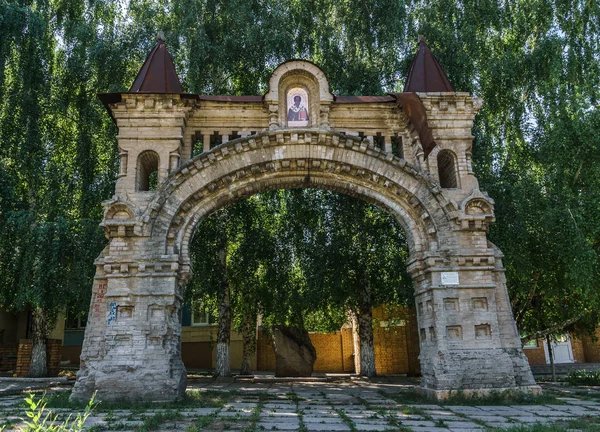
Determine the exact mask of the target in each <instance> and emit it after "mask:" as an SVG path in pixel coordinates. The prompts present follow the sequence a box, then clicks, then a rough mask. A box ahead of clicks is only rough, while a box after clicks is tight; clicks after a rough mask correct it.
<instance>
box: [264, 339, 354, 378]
mask: <svg viewBox="0 0 600 432" xmlns="http://www.w3.org/2000/svg"><path fill="white" fill-rule="evenodd" d="M344 330H345V331H342V332H334V333H310V334H309V337H310V340H311V342H312V344H313V346H314V347H315V350H316V351H317V360H316V362H315V366H314V371H315V372H338V373H339V372H344V371H347V372H352V371H354V364H353V363H352V332H351V331H350V332H348V331H347V330H348V329H344ZM348 334H349V337H348ZM344 338H345V339H346V341H347V342H346V345H345V346H344V343H343V340H344ZM257 363H258V364H257V368H256V369H257V370H264V371H274V370H275V351H274V350H273V345H272V343H271V337H270V336H267V335H265V332H263V331H262V330H259V333H258V342H257Z"/></svg>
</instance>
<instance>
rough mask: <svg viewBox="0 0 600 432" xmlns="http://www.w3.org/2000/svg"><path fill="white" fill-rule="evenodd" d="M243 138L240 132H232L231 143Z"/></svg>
mask: <svg viewBox="0 0 600 432" xmlns="http://www.w3.org/2000/svg"><path fill="white" fill-rule="evenodd" d="M241 137H242V136H241V135H240V134H239V133H238V131H231V135H229V141H233V140H234V139H238V138H241Z"/></svg>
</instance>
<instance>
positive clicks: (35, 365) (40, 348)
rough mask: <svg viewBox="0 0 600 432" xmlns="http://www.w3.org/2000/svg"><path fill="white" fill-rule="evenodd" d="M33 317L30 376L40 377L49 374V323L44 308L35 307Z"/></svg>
mask: <svg viewBox="0 0 600 432" xmlns="http://www.w3.org/2000/svg"><path fill="white" fill-rule="evenodd" d="M32 319H33V335H32V339H33V346H32V348H31V365H30V367H29V374H28V376H29V377H31V378H40V377H45V376H48V360H47V357H46V338H47V334H48V323H47V322H46V314H45V312H44V310H43V309H42V308H39V307H38V308H35V309H34V310H33V313H32Z"/></svg>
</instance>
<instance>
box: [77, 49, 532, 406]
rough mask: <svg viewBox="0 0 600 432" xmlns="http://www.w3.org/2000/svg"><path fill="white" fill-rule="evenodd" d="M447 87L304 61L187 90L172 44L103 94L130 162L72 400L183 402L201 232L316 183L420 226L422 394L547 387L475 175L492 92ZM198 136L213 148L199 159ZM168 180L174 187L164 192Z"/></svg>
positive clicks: (111, 209)
mask: <svg viewBox="0 0 600 432" xmlns="http://www.w3.org/2000/svg"><path fill="white" fill-rule="evenodd" d="M420 55H422V56H431V53H430V52H429V50H428V49H427V47H426V45H425V44H424V43H422V44H421V46H420V50H419V54H418V55H417V58H416V59H415V63H418V61H419V56H420ZM431 58H433V57H432V56H431ZM426 59H427V57H426ZM434 61H435V60H434ZM425 64H427V62H425ZM436 64H437V63H436ZM437 67H438V68H439V65H438V66H437ZM416 69H418V68H415V66H414V65H413V70H412V71H411V76H410V77H409V80H408V81H409V84H408V85H407V87H408V88H409V90H411V89H410V86H411V83H412V85H413V86H414V83H415V82H417V81H418V80H417V79H416V78H415V74H418V73H419V71H418V70H416ZM161 71H162V72H161ZM164 71H167V72H166V75H165V76H158V78H157V75H160V73H165V72H164ZM430 72H431V71H430ZM438 73H441V74H443V72H441V69H439V72H438ZM431 75H432V73H429V76H431ZM173 77H174V78H173ZM440 79H441V80H442V81H443V79H446V78H445V75H444V76H441V77H440ZM446 81H447V79H446ZM448 85H449V83H448ZM298 88H301V89H302V90H303V91H304V92H306V93H302V94H306V95H308V99H309V100H308V101H306V106H305V107H306V111H307V113H308V121H307V122H306V124H305V125H303V126H302V127H297V126H294V127H291V125H288V120H287V119H288V117H287V112H288V109H289V106H288V105H289V102H288V101H287V99H286V95H287V94H288V93H289V92H290V91H292V90H294V91H297V89H298ZM422 90H429V91H422ZM442 90H444V91H443V92H440V91H436V92H432V91H430V89H428V88H425V89H416V91H417V92H418V93H415V92H414V91H415V89H412V91H409V92H406V93H401V94H394V95H390V96H379V97H337V98H336V97H334V96H333V95H332V94H331V93H330V92H329V85H328V83H327V79H326V77H325V75H324V74H323V72H322V71H321V70H320V69H319V68H318V67H317V66H315V65H314V64H312V63H309V62H306V61H297V60H296V61H290V62H286V63H283V64H282V65H280V66H279V67H278V68H277V69H276V70H275V71H274V73H273V75H272V77H271V80H270V83H269V91H268V92H267V93H266V95H265V96H262V97H261V96H242V97H233V96H224V97H222V96H198V95H185V94H181V89H180V87H179V81H178V80H177V76H176V74H175V72H174V68H173V65H172V62H171V59H170V56H169V55H168V52H167V51H166V48H165V46H164V42H163V41H161V40H159V41H158V43H157V45H156V46H155V48H154V50H153V51H152V53H151V54H150V55H149V57H148V59H147V60H146V63H145V64H144V67H143V68H142V70H141V71H140V75H138V78H137V79H136V82H135V83H134V85H133V87H132V90H131V91H130V92H129V93H121V94H107V95H101V99H102V100H103V102H104V103H105V105H106V106H107V108H108V109H109V111H110V113H111V115H112V116H113V118H114V120H115V122H116V124H117V126H118V127H119V135H118V140H119V150H120V157H121V169H120V175H119V179H118V182H117V187H116V193H115V196H114V197H113V199H112V200H110V201H107V202H106V203H105V216H104V220H103V222H102V225H103V227H104V229H105V231H106V235H107V237H108V238H109V244H108V245H107V247H106V248H105V249H104V251H103V252H102V254H101V255H100V257H99V258H98V260H97V261H96V267H97V270H96V277H95V282H94V286H93V290H92V301H91V305H90V313H89V320H88V325H87V328H86V332H85V340H84V345H83V349H82V354H81V369H80V371H79V373H78V375H77V382H76V385H75V388H74V390H73V395H72V397H73V398H74V399H87V398H89V397H91V395H92V394H93V393H94V392H95V391H97V392H98V397H99V398H100V399H104V400H141V399H145V400H174V399H177V398H179V397H181V396H183V394H184V391H185V386H186V371H185V368H184V365H183V363H182V361H181V351H180V350H181V348H180V347H181V342H180V336H181V306H182V301H183V298H182V286H183V284H185V282H186V281H187V280H188V278H189V275H190V259H189V249H188V245H189V242H190V239H191V237H192V235H193V233H194V230H195V228H196V226H197V225H198V223H199V222H200V221H201V220H202V219H203V218H204V217H206V216H208V215H209V214H211V213H212V212H214V211H216V210H218V209H220V208H222V207H224V206H227V205H228V204H231V203H232V202H234V201H236V200H240V199H244V198H247V197H249V196H251V195H253V194H255V193H257V192H260V191H264V190H267V189H275V188H277V189H278V188H301V187H313V188H323V189H330V190H335V191H340V192H343V193H346V194H350V195H354V196H357V197H360V198H362V199H365V200H367V201H370V202H372V203H375V204H377V205H379V206H381V207H383V208H385V209H386V210H387V211H389V212H390V213H391V214H392V215H393V216H394V217H395V218H396V219H397V220H398V222H399V223H401V224H402V226H403V227H404V229H405V231H406V234H407V238H408V239H409V250H410V259H409V263H408V264H409V265H408V267H409V271H410V273H411V275H412V278H413V280H414V282H415V288H416V290H415V300H416V305H417V319H418V325H419V334H420V345H421V349H420V361H421V370H422V375H423V378H422V381H421V387H420V388H421V390H422V391H424V392H426V393H428V394H430V395H432V396H434V397H437V398H443V397H445V396H447V395H448V393H449V392H450V391H452V390H462V391H463V392H466V393H469V392H485V391H488V390H491V389H493V390H501V389H521V390H526V391H537V390H538V389H539V387H537V386H536V385H535V382H534V380H533V377H532V374H531V371H530V368H529V365H528V362H527V360H526V358H525V356H524V355H523V352H522V349H521V344H520V339H519V337H518V333H517V329H516V326H515V324H514V320H513V316H512V312H511V309H510V303H509V299H508V294H507V290H506V285H505V277H504V269H503V267H502V261H501V258H502V255H501V253H500V251H499V250H498V249H497V248H496V247H495V246H494V245H492V244H491V243H490V242H488V240H487V236H486V232H487V228H488V224H489V223H491V222H493V220H494V216H493V201H492V200H491V199H490V198H489V197H488V196H487V195H486V194H485V193H483V192H481V191H480V190H479V188H478V182H477V179H476V178H475V176H474V175H473V172H472V169H471V159H470V150H471V145H472V136H471V127H472V123H473V118H474V116H475V114H476V112H477V110H478V109H479V106H480V102H479V101H478V100H477V99H474V98H472V97H470V96H469V95H468V94H465V93H455V92H453V91H451V88H450V89H447V88H445V87H443V88H442ZM448 90H450V91H448ZM290 118H291V117H290ZM198 142H202V143H203V146H204V151H203V152H202V153H200V154H198V155H195V156H193V157H192V155H193V149H194V146H196V147H197V144H198ZM153 173H156V174H153ZM152 175H157V176H158V180H157V181H158V187H157V188H156V189H154V190H148V189H152V188H151V187H150V184H151V183H152V182H151V180H150V178H151V176H152Z"/></svg>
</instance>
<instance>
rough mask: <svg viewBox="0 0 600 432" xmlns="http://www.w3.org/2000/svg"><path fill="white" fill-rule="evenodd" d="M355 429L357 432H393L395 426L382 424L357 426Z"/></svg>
mask: <svg viewBox="0 0 600 432" xmlns="http://www.w3.org/2000/svg"><path fill="white" fill-rule="evenodd" d="M354 429H356V430H357V431H393V430H394V429H395V427H394V426H390V425H382V424H363V423H361V424H355V425H354Z"/></svg>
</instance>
